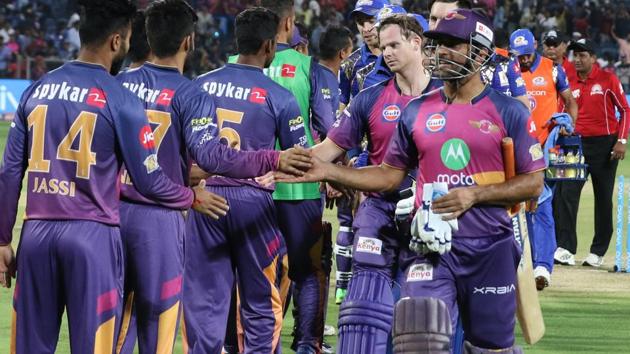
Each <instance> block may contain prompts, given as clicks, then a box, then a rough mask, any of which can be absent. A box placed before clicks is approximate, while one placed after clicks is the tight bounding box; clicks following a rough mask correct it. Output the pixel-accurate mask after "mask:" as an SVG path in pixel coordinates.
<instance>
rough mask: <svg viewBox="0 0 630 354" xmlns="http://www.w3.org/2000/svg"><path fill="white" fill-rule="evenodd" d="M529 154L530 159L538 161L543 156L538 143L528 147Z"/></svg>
mask: <svg viewBox="0 0 630 354" xmlns="http://www.w3.org/2000/svg"><path fill="white" fill-rule="evenodd" d="M529 156H531V158H532V161H538V160H540V159H542V158H543V157H544V154H543V151H542V147H541V146H540V144H539V143H536V144H534V145H532V146H530V147H529Z"/></svg>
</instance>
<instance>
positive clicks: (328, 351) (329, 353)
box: [322, 342, 335, 354]
mask: <svg viewBox="0 0 630 354" xmlns="http://www.w3.org/2000/svg"><path fill="white" fill-rule="evenodd" d="M322 353H323V354H334V353H335V350H334V349H333V347H332V345H330V344H328V343H326V342H324V343H322Z"/></svg>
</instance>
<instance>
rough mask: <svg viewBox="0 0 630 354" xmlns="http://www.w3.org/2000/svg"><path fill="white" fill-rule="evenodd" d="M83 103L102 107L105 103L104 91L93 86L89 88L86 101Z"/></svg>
mask: <svg viewBox="0 0 630 354" xmlns="http://www.w3.org/2000/svg"><path fill="white" fill-rule="evenodd" d="M85 103H87V104H89V105H90V106H94V107H98V108H104V107H105V104H106V103H107V99H106V97H105V92H103V90H101V89H97V88H95V87H93V88H91V89H90V92H88V96H87V101H85Z"/></svg>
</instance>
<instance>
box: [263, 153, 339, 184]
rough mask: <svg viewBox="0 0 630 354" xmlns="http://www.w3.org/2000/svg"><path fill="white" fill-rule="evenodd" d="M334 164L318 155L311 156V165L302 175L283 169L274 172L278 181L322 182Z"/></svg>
mask: <svg viewBox="0 0 630 354" xmlns="http://www.w3.org/2000/svg"><path fill="white" fill-rule="evenodd" d="M330 166H333V167H334V165H332V164H331V163H327V162H324V161H322V160H321V159H319V158H318V157H317V156H312V157H311V167H310V169H308V170H307V171H305V172H303V173H302V174H301V175H295V174H290V173H286V172H283V171H280V170H279V171H276V172H274V179H275V181H276V182H285V183H305V182H322V181H325V180H326V175H327V171H328V169H329V168H330Z"/></svg>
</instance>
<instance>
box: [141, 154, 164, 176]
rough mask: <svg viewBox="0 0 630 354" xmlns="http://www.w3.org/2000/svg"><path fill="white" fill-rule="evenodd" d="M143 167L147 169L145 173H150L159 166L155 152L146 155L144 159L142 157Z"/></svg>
mask: <svg viewBox="0 0 630 354" xmlns="http://www.w3.org/2000/svg"><path fill="white" fill-rule="evenodd" d="M143 164H144V167H145V168H146V169H147V173H148V174H151V173H153V172H155V171H157V169H158V168H160V165H159V164H158V160H157V155H156V154H151V155H149V156H147V158H146V159H144V162H143Z"/></svg>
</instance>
